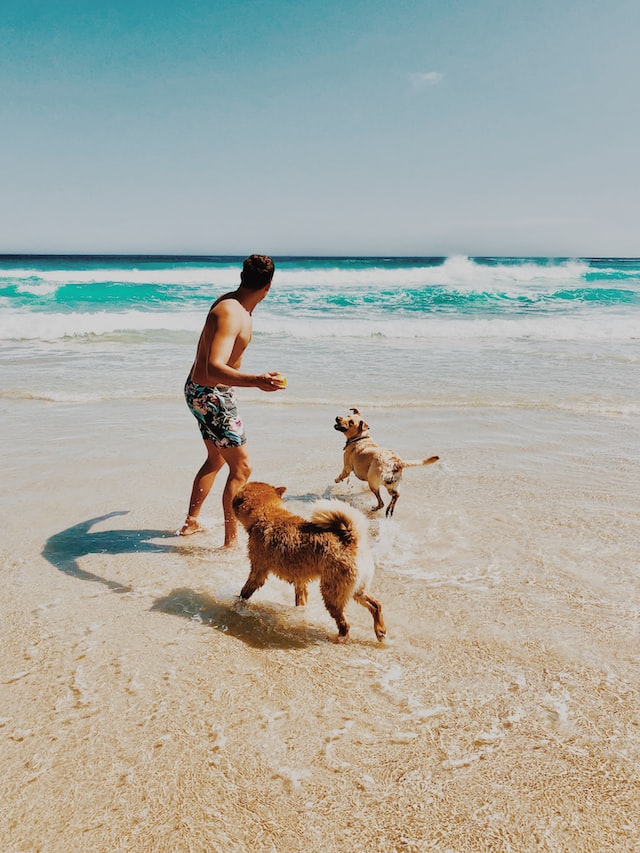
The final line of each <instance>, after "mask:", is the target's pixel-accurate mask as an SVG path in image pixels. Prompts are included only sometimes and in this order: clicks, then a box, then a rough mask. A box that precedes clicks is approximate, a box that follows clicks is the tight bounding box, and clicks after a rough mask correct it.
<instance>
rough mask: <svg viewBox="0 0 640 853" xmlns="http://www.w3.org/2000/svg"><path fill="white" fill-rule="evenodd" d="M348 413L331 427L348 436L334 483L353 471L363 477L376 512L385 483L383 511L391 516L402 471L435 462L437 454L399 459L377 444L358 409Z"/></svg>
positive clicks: (381, 503) (358, 476)
mask: <svg viewBox="0 0 640 853" xmlns="http://www.w3.org/2000/svg"><path fill="white" fill-rule="evenodd" d="M349 411H350V412H351V414H350V415H349V416H348V417H346V418H341V417H339V416H338V417H336V422H335V424H334V427H333V428H334V429H337V430H338V432H342V433H344V435H345V438H346V439H347V443H346V444H345V446H344V461H343V467H342V471H341V472H340V474H339V475H338V476H337V477H336V479H335V482H336V483H339V482H341V480H346V478H347V477H348V476H349V474H351V472H352V471H353V473H354V474H355V475H356V477H357V478H358V479H359V480H365V481H366V482H367V483H368V484H369V488H370V489H371V491H372V492H373V494H374V495H375V498H376V500H377V504H376V505H375V506H374V507H371V511H372V512H375V511H376V510H378V509H382V507H383V506H384V501H383V500H382V498H381V497H380V487H381V486H384V487H385V489H386V490H387V491H388V492H389V494H390V495H391V500H390V501H389V504H388V506H387V509H386V512H385V514H386V515H387V516H390V515H393V510H394V509H395V506H396V503H397V502H398V498H399V496H400V493H399V492H398V487H399V485H400V480H401V479H402V470H403V469H404V468H412V467H414V466H417V465H431V464H432V463H433V462H437V461H438V459H439V458H440V457H439V456H430V457H429V458H428V459H417V460H405V459H401V458H400V457H399V456H398V454H397V453H395V451H393V450H387V449H386V448H385V447H380V446H379V445H377V444H376V443H375V441H374V440H373V439H372V438H371V436H370V435H369V425H368V424H367V423H365V420H364V418H363V417H362V415H361V414H360V412H359V411H358V409H349Z"/></svg>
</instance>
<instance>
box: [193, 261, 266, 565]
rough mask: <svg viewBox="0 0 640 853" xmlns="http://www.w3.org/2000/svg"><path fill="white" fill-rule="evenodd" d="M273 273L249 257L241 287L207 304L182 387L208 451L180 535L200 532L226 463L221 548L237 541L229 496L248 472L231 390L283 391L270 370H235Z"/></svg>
mask: <svg viewBox="0 0 640 853" xmlns="http://www.w3.org/2000/svg"><path fill="white" fill-rule="evenodd" d="M273 272H274V264H273V261H272V260H271V258H269V257H267V256H266V255H250V256H249V257H248V258H247V259H246V260H245V262H244V264H243V265H242V273H241V275H240V287H238V288H237V290H234V291H233V292H231V293H225V294H224V296H221V297H220V298H219V299H217V300H216V301H215V302H214V303H213V305H212V306H211V310H210V311H209V314H208V316H207V319H206V322H205V324H204V328H203V329H202V333H201V335H200V339H199V341H198V346H197V349H196V358H195V361H194V362H193V366H192V367H191V371H190V372H189V376H188V378H187V381H186V384H185V387H184V394H185V398H186V401H187V405H188V407H189V409H190V410H191V411H192V412H193V414H194V415H195V417H196V419H197V421H198V426H199V427H200V433H201V435H202V438H203V440H204V443H205V446H206V448H207V459H206V461H205V463H204V464H203V465H202V467H201V468H200V470H199V471H198V473H197V474H196V476H195V479H194V481H193V488H192V490H191V500H190V502H189V512H188V514H187V518H186V520H185V522H184V524H183V525H182V528H181V529H180V531H179V533H180V535H181V536H188V535H190V534H191V533H196V532H197V531H198V530H201V529H202V528H201V526H200V523H199V521H198V516H199V514H200V510H201V508H202V504H203V503H204V501H205V499H206V497H207V495H208V494H209V492H210V491H211V487H212V486H213V482H214V480H215V478H216V474H217V473H218V471H220V469H221V468H222V466H223V465H225V464H226V465H228V466H229V476H228V478H227V482H226V485H225V487H224V491H223V493H222V509H223V513H224V546H225V548H228V547H229V546H231V545H233V544H234V543H235V541H236V537H237V520H236V517H235V514H234V512H233V509H232V501H233V498H234V496H235V495H236V493H237V492H238V491H239V490H240V489H241V488H242V486H243V485H244V484H245V483H246V482H247V480H248V479H249V475H250V474H251V465H250V463H249V454H248V452H247V448H246V440H247V439H246V436H245V433H244V427H243V425H242V421H241V419H240V417H239V416H238V409H237V406H236V401H235V395H234V390H233V386H235V385H237V386H240V387H243V388H260V389H261V390H262V391H277V390H278V388H281V387H282V385H281V384H279V383H278V377H279V376H280V374H278V373H277V372H275V371H273V372H270V373H262V374H260V375H256V374H249V373H241V372H240V365H241V362H242V355H243V353H244V351H245V349H246V347H247V345H248V344H249V342H250V340H251V332H252V320H251V315H252V313H253V309H254V308H255V307H256V305H258V303H259V302H262V300H263V299H264V298H265V296H266V295H267V293H268V292H269V288H270V287H271V280H272V279H273Z"/></svg>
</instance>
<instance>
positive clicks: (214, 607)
mask: <svg viewBox="0 0 640 853" xmlns="http://www.w3.org/2000/svg"><path fill="white" fill-rule="evenodd" d="M151 610H157V611H160V612H161V613H169V614H170V615H172V616H180V617H181V618H183V619H191V620H193V621H197V622H201V623H203V624H205V625H208V626H209V627H211V628H215V629H216V630H217V631H220V632H221V633H223V634H229V635H230V636H231V637H235V638H236V639H238V640H242V642H243V643H245V644H246V645H248V646H252V647H253V648H256V649H265V648H280V649H301V648H305V647H307V646H311V645H316V644H317V643H326V642H327V640H328V637H329V632H328V630H327V629H324V630H323V629H322V628H316V627H314V626H313V625H308V624H304V623H302V622H300V621H296V620H295V619H294V618H292V616H293V615H294V614H292V610H293V608H292V607H285V606H284V605H277V604H266V603H264V602H258V603H251V604H248V603H247V602H244V601H242V599H240V598H234V597H231V596H226V597H220V598H218V599H215V598H214V597H213V596H211V595H208V594H207V593H203V592H197V591H196V590H193V589H189V588H187V587H182V588H180V589H174V590H172V591H171V592H170V593H169V594H168V595H165V596H162V598H158V599H156V601H155V602H154V603H153V605H152V606H151Z"/></svg>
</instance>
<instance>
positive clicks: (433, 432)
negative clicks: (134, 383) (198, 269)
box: [0, 401, 640, 853]
mask: <svg viewBox="0 0 640 853" xmlns="http://www.w3.org/2000/svg"><path fill="white" fill-rule="evenodd" d="M182 406H183V404H181V402H180V401H177V402H171V401H169V402H167V401H146V402H144V403H136V402H134V401H115V402H114V401H110V402H103V403H96V404H94V405H91V406H86V405H79V404H76V405H74V404H69V405H65V404H48V403H45V402H42V401H31V402H30V401H20V402H17V403H13V402H11V401H5V402H4V403H3V419H4V421H5V424H6V427H5V430H4V436H3V438H2V440H1V444H0V449H1V458H2V465H3V469H4V471H5V474H4V476H3V485H2V487H1V490H0V495H1V497H0V500H1V507H2V516H3V528H4V532H3V537H2V557H1V566H2V569H1V572H2V573H1V577H2V589H3V595H2V597H1V600H0V602H1V603H0V609H1V622H2V626H3V630H2V646H1V649H0V756H1V758H2V767H3V773H2V778H1V779H0V802H2V804H3V805H2V810H1V816H0V849H1V850H3V851H8V853H9V851H10V853H23V852H24V851H43V853H58V851H60V853H71V851H74V853H75V851H79V853H80V851H82V853H87V851H92V853H93V851H105V853H106V851H109V853H114V851H150V853H162V851H167V853H182V851H185V853H186V851H189V853H191V851H217V850H220V851H225V853H226V851H229V852H230V853H231V851H233V852H234V853H235V851H249V850H255V851H265V853H267V851H277V853H294V851H296V853H298V851H300V853H316V851H317V853H320V851H322V853H346V851H367V853H369V852H370V851H376V852H377V851H380V853H388V851H403V853H405V851H406V853H410V851H438V853H441V852H442V853H445V851H454V853H461V851H515V852H516V853H526V851H549V853H558V851H580V853H585V851H593V853H602V851H614V850H615V851H638V850H640V846H639V842H638V837H640V779H639V774H638V767H639V766H640V692H639V687H638V685H639V684H640V658H639V656H638V639H639V636H638V617H639V611H640V606H639V602H640V597H639V595H638V593H639V592H640V590H639V583H638V572H637V569H638V551H637V545H638V529H639V517H638V500H637V497H638V491H637V484H638V481H639V480H640V438H639V437H638V432H637V418H636V420H633V419H628V418H615V417H609V418H607V417H598V416H595V415H588V416H586V415H585V416H583V417H580V416H579V415H576V414H575V413H561V412H548V411H547V412H537V413H532V412H519V411H517V410H512V411H506V412H503V413H501V414H500V415H499V417H498V416H497V415H496V413H495V412H492V411H489V410H482V409H480V410H478V411H476V412H468V411H467V412H460V411H455V410H447V409H439V410H431V411H425V410H422V409H420V408H416V409H415V410H413V411H412V412H410V413H409V414H408V422H407V423H406V424H405V425H404V426H403V429H402V431H401V432H398V430H397V426H394V422H393V417H394V413H393V411H392V410H391V411H387V410H383V409H379V410H377V411H376V410H374V411H373V412H372V413H371V414H372V415H373V417H374V419H375V424H376V430H375V431H374V437H375V438H376V439H377V440H378V441H380V443H386V444H388V443H389V441H391V437H392V436H394V435H395V436H396V438H395V444H394V446H395V447H396V449H398V450H399V451H401V452H402V453H403V454H405V455H411V456H417V455H422V454H424V455H430V454H432V453H437V454H439V455H440V456H441V459H442V462H441V463H440V464H439V465H437V466H435V465H434V466H430V467H429V468H425V469H411V470H410V471H407V472H405V477H404V488H403V491H402V497H401V499H400V501H399V503H398V507H397V510H396V516H395V518H394V519H393V520H392V521H385V520H383V519H379V518H376V517H373V516H372V517H371V534H372V538H373V542H374V551H375V554H376V562H377V574H376V578H375V581H374V584H373V592H374V594H375V595H376V596H377V597H379V598H380V600H381V601H382V603H383V607H384V612H385V620H386V622H387V628H388V637H389V638H388V641H386V642H385V643H383V644H379V643H377V642H376V640H375V637H374V635H373V631H372V629H371V619H370V617H369V615H368V613H366V612H365V611H364V610H363V609H362V608H359V607H358V606H357V605H356V604H355V603H354V604H352V605H351V607H350V609H349V611H348V616H349V618H350V621H351V625H352V628H351V639H350V642H349V643H348V644H347V645H344V646H340V645H336V644H334V643H333V642H332V639H333V637H334V635H335V626H334V624H333V622H332V620H331V619H330V617H329V616H328V614H327V613H326V611H325V610H324V608H323V606H322V603H321V601H320V596H319V592H318V590H317V587H315V588H312V589H311V595H310V602H309V605H308V606H307V608H306V609H305V610H304V611H300V610H296V609H295V608H294V607H293V590H292V589H291V588H290V587H288V586H287V585H285V584H284V583H282V582H280V581H277V580H275V579H270V580H269V581H268V582H267V584H266V586H265V587H264V588H263V589H262V590H261V591H260V592H259V593H257V594H256V595H255V596H254V598H253V599H252V600H251V602H249V603H247V604H241V603H239V602H238V600H237V598H236V595H237V593H238V591H239V589H240V587H241V586H242V583H243V582H244V580H245V579H246V575H247V572H248V562H247V558H246V554H245V552H244V550H243V547H240V548H239V549H238V550H236V551H233V552H225V551H222V550H221V549H220V548H219V545H220V543H221V541H222V525H221V519H220V506H219V495H220V488H221V484H217V485H216V487H215V488H214V492H213V494H212V496H211V497H210V499H209V502H208V504H207V507H206V510H205V513H204V520H205V522H206V523H207V524H208V526H209V528H210V529H209V530H208V531H207V532H206V533H203V534H199V535H197V536H193V537H189V538H184V539H181V538H178V537H175V536H174V535H172V531H173V530H174V529H175V528H176V527H177V526H178V525H179V524H180V523H181V521H182V520H183V517H184V512H185V508H186V501H187V497H188V492H189V489H190V485H191V480H192V477H193V474H194V472H195V470H196V468H197V467H198V465H199V463H200V461H201V445H200V443H199V440H198V438H197V431H196V429H195V426H194V425H193V424H192V423H191V421H190V420H189V418H188V415H187V413H186V412H185V411H183V407H182ZM335 414H337V412H336V411H334V408H333V407H328V406H322V405H318V406H316V407H313V408H311V407H308V406H304V407H303V406H298V407H297V406H295V405H293V406H289V407H284V406H282V407H281V406H267V405H259V404H257V403H249V404H247V405H246V406H245V417H246V419H247V421H248V423H249V425H250V427H251V432H252V446H253V461H254V477H255V478H256V479H263V480H267V481H269V482H274V484H276V485H286V486H287V487H288V493H287V494H288V499H289V500H290V502H291V506H292V508H294V509H295V510H296V511H299V512H301V513H303V514H304V513H306V512H308V509H309V505H310V503H311V501H312V500H313V498H314V497H321V496H322V495H323V494H324V493H325V492H326V490H327V488H328V486H329V485H330V484H331V482H332V481H333V478H334V477H335V476H336V474H337V473H338V472H339V470H340V462H341V447H342V442H341V439H340V436H338V435H337V434H336V433H334V432H333V431H332V430H331V423H332V421H333V418H334V417H335ZM159 424H160V425H161V426H162V431H161V432H160V431H159V430H158V425H159ZM294 426H295V436H296V439H295V443H294V444H293V445H292V444H291V443H288V442H287V441H286V437H287V436H289V435H291V433H292V431H293V429H294ZM567 436H570V440H567ZM341 494H342V496H343V497H344V498H345V499H347V500H349V501H350V502H352V503H354V504H355V505H357V506H359V507H361V508H365V509H366V507H367V506H369V505H370V503H371V502H372V501H371V498H370V496H369V495H368V494H367V492H366V491H365V490H363V488H362V485H361V484H356V483H351V484H350V485H348V486H347V487H346V488H344V489H343V490H342V491H341Z"/></svg>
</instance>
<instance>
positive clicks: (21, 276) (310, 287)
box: [0, 256, 640, 414]
mask: <svg viewBox="0 0 640 853" xmlns="http://www.w3.org/2000/svg"><path fill="white" fill-rule="evenodd" d="M275 261H276V267H277V270H276V275H275V279H274V285H273V288H272V291H271V293H270V294H269V296H268V298H267V299H266V300H265V301H264V302H263V303H262V304H261V305H260V306H259V308H258V310H257V311H256V313H255V320H254V334H255V340H254V343H253V345H252V347H251V348H250V350H249V352H248V353H247V364H249V363H251V365H252V369H257V370H260V369H263V368H264V369H271V368H272V367H273V369H278V370H280V371H281V372H283V373H286V374H287V375H288V376H290V391H289V395H288V396H289V397H292V396H296V397H297V398H299V399H304V400H305V401H307V402H309V403H313V401H314V400H317V399H319V398H320V399H329V400H331V401H332V402H334V403H335V404H340V403H344V404H350V403H351V402H352V401H353V400H354V399H356V398H357V399H358V400H360V402H361V403H362V404H363V405H365V404H366V403H369V402H370V401H372V400H375V401H376V404H377V405H381V404H383V400H384V401H386V404H387V405H389V406H396V405H416V404H418V405H426V406H433V407H438V406H443V405H444V406H448V405H451V404H452V403H455V404H456V405H461V406H524V407H532V408H534V409H535V408H538V407H545V406H549V407H552V408H557V407H561V408H565V407H569V408H573V409H575V410H586V411H601V412H603V413H606V412H610V413H612V414H615V413H624V412H628V411H634V412H637V411H638V401H637V395H636V393H635V387H634V386H635V382H634V376H633V374H634V373H635V371H637V368H638V338H639V335H640V260H637V259H590V260H582V259H551V258H545V259H539V258H538V259H533V258H467V257H450V258H291V257H285V258H276V259H275ZM241 262H242V259H241V258H229V257H210V258H178V257H171V258H162V257H146V256H141V257H114V256H108V257H77V256H53V257H28V256H26V257H23V256H20V257H13V256H12V257H6V256H5V257H0V309H1V310H0V358H1V359H2V361H3V363H4V364H5V365H7V364H8V365H9V366H8V368H7V367H5V369H4V370H3V379H2V387H1V388H0V395H1V396H2V397H4V398H12V399H20V398H23V397H24V398H43V399H50V400H52V401H60V402H63V401H66V402H74V401H76V402H81V401H83V400H94V399H117V398H122V397H124V398H127V397H136V398H141V397H142V398H144V397H175V396H179V395H180V394H181V382H182V378H183V374H184V373H185V371H186V370H188V367H189V364H190V360H191V358H192V349H193V345H194V336H195V335H196V334H197V333H198V332H199V330H200V328H201V325H202V322H203V318H204V316H205V315H206V312H207V310H208V307H209V305H210V303H211V302H212V301H213V299H214V298H216V297H217V296H218V295H219V294H220V293H222V292H224V291H225V290H228V289H232V288H234V287H235V286H236V285H237V283H238V277H239V267H240V265H241ZM14 359H15V362H16V363H17V364H19V368H18V367H17V366H16V365H15V364H14V367H13V368H12V367H11V365H12V363H13V362H14ZM91 364H94V365H96V366H97V368H98V373H97V374H96V375H94V374H93V372H92V370H91ZM141 377H144V381H140V378H141Z"/></svg>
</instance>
